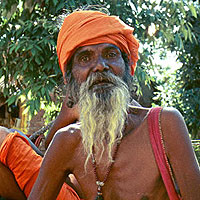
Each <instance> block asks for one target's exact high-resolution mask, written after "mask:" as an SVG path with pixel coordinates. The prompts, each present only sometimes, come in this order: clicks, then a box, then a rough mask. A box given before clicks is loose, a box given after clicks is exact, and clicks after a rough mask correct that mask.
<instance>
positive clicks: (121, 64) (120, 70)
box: [114, 60, 125, 77]
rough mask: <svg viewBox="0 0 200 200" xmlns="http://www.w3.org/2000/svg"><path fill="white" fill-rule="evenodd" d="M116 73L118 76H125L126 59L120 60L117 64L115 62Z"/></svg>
mask: <svg viewBox="0 0 200 200" xmlns="http://www.w3.org/2000/svg"><path fill="white" fill-rule="evenodd" d="M114 73H115V74H116V75H118V76H121V77H122V76H123V75H124V73H125V63H124V61H123V60H122V61H118V62H117V63H116V64H115V68H114Z"/></svg>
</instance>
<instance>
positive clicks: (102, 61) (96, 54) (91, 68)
mask: <svg viewBox="0 0 200 200" xmlns="http://www.w3.org/2000/svg"><path fill="white" fill-rule="evenodd" d="M72 63H73V64H72V74H73V76H74V78H75V79H76V81H77V82H78V83H79V84H81V83H83V82H85V81H86V80H87V78H88V76H90V75H91V74H92V73H95V72H106V71H109V72H111V73H113V74H114V75H116V76H119V77H121V78H122V77H123V75H124V72H125V63H124V60H123V58H122V54H121V51H120V49H119V48H118V47H117V46H115V45H113V44H107V43H101V44H96V45H88V46H84V47H80V48H78V49H77V51H76V52H75V54H74V57H73V61H72ZM98 84H99V85H101V86H102V85H103V84H107V83H106V82H103V81H102V82H98Z"/></svg>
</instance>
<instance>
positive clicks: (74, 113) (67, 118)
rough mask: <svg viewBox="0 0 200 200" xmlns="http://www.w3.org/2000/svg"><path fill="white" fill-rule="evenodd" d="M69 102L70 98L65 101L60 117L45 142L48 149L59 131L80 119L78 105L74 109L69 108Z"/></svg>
mask: <svg viewBox="0 0 200 200" xmlns="http://www.w3.org/2000/svg"><path fill="white" fill-rule="evenodd" d="M67 100H68V97H67V96H66V97H65V99H64V101H63V104H62V108H61V111H60V113H59V115H58V116H57V118H56V120H55V122H54V124H53V126H52V127H51V129H50V131H49V133H48V135H47V137H46V141H45V147H46V149H47V147H48V146H49V144H50V142H51V140H52V138H53V136H54V134H55V133H56V131H57V130H59V129H60V128H63V127H65V126H67V125H69V124H72V123H74V122H75V121H76V120H78V119H79V112H78V105H75V106H74V107H73V108H69V107H67V105H66V103H67Z"/></svg>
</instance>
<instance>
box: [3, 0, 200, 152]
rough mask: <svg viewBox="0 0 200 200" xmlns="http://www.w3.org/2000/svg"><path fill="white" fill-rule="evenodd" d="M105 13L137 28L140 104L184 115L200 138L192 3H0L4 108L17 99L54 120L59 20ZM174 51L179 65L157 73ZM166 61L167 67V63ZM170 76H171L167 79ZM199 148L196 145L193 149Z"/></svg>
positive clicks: (196, 14)
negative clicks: (97, 8) (83, 10)
mask: <svg viewBox="0 0 200 200" xmlns="http://www.w3.org/2000/svg"><path fill="white" fill-rule="evenodd" d="M92 4H93V5H94V4H100V5H104V6H106V7H107V8H108V9H109V11H110V13H111V14H114V15H118V16H119V17H120V18H121V19H122V20H123V21H125V22H126V23H128V24H129V25H131V26H133V27H135V32H134V34H135V35H136V37H137V38H138V40H139V41H140V60H139V62H138V67H137V70H136V74H135V75H136V78H137V84H138V85H139V90H138V91H139V94H140V95H141V96H144V97H145V98H140V99H139V100H140V103H142V104H143V105H145V106H151V105H161V106H174V107H176V108H178V109H179V110H180V111H181V113H182V114H183V116H184V118H185V121H186V123H187V126H188V128H189V132H190V134H191V137H192V138H193V139H198V138H200V100H199V99H200V73H199V71H200V62H199V60H200V7H199V1H197V0H196V1H195V0H194V1H191V0H176V1H168V0H156V1H154V0H139V1H135V0H100V1H99V0H68V1H67V0H7V1H0V12H1V15H0V26H1V29H0V55H1V56H0V79H1V80H3V82H4V87H3V88H4V91H3V94H4V96H5V97H9V99H8V103H9V104H12V103H14V102H15V103H16V102H17V101H19V100H21V101H24V103H25V105H26V108H27V109H26V111H30V113H31V115H34V114H35V113H37V111H39V110H40V109H41V108H44V109H45V108H46V111H47V112H46V115H47V116H54V117H55V116H56V114H57V111H59V108H60V102H61V100H60V99H59V95H57V101H56V103H52V100H51V97H50V94H51V93H52V91H57V90H55V88H58V87H59V85H60V84H61V83H62V74H61V71H60V69H59V66H58V61H57V56H56V39H57V34H58V28H57V23H58V16H59V15H60V14H62V13H63V12H64V13H69V12H72V11H73V10H74V9H76V8H78V7H82V6H85V5H92ZM166 52H174V55H176V56H177V60H178V61H179V62H181V63H182V66H181V67H180V68H179V69H177V70H176V69H175V68H174V67H175V66H170V63H169V65H168V66H167V67H163V66H162V65H160V64H159V63H158V62H157V59H156V58H155V54H156V53H157V54H159V57H160V59H165V57H166ZM166 62H167V61H166ZM169 68H170V69H173V71H172V72H170V70H169ZM198 148H199V147H198V146H197V147H196V149H198Z"/></svg>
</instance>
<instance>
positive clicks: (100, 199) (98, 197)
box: [95, 194, 104, 200]
mask: <svg viewBox="0 0 200 200" xmlns="http://www.w3.org/2000/svg"><path fill="white" fill-rule="evenodd" d="M95 200H104V198H103V196H102V195H101V194H97V196H96V198H95Z"/></svg>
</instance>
